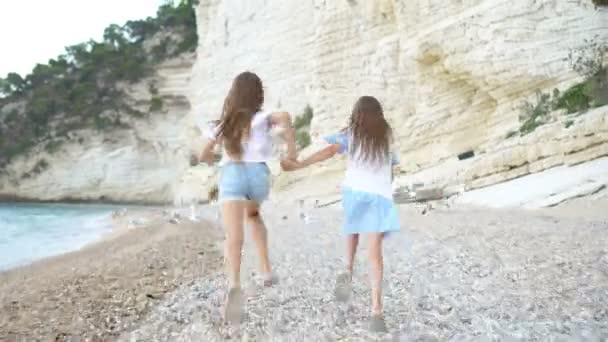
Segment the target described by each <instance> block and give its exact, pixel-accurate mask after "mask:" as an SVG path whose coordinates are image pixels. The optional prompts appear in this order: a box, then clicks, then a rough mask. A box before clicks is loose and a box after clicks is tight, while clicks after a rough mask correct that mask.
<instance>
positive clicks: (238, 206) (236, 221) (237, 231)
mask: <svg viewBox="0 0 608 342" xmlns="http://www.w3.org/2000/svg"><path fill="white" fill-rule="evenodd" d="M243 208H244V202H243V201H228V202H225V203H224V204H223V206H222V219H223V221H224V230H225V231H226V241H225V242H224V255H225V260H226V273H227V274H228V283H229V292H228V298H227V299H226V308H225V313H224V315H225V318H226V320H228V321H231V322H233V323H236V322H239V321H240V319H241V314H242V303H241V302H242V293H241V253H242V249H243V213H244V209H243Z"/></svg>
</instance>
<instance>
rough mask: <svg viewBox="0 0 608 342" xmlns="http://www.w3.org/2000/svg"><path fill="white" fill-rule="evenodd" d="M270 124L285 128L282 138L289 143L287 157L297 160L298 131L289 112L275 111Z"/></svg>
mask: <svg viewBox="0 0 608 342" xmlns="http://www.w3.org/2000/svg"><path fill="white" fill-rule="evenodd" d="M270 124H271V125H273V126H280V127H282V128H283V132H282V133H281V136H282V138H283V139H284V140H285V142H286V143H287V159H288V160H296V158H297V157H298V154H297V148H296V132H295V129H294V128H293V127H292V125H291V116H290V115H289V113H287V112H279V113H273V114H271V115H270Z"/></svg>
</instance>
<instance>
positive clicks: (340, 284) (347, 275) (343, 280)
mask: <svg viewBox="0 0 608 342" xmlns="http://www.w3.org/2000/svg"><path fill="white" fill-rule="evenodd" d="M358 245H359V234H350V235H348V236H347V237H346V254H347V256H346V272H344V273H341V274H339V275H338V279H336V288H335V289H334V296H335V297H336V300H338V301H341V302H345V301H347V300H349V299H350V295H351V292H352V281H353V270H354V265H355V256H356V254H357V246H358Z"/></svg>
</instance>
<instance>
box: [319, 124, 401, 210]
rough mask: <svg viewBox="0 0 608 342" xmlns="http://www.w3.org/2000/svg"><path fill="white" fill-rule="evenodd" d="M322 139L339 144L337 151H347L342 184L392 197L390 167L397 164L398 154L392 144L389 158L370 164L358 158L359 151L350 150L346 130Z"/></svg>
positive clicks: (356, 189)
mask: <svg viewBox="0 0 608 342" xmlns="http://www.w3.org/2000/svg"><path fill="white" fill-rule="evenodd" d="M324 140H325V141H326V142H327V143H329V144H338V145H340V150H339V151H338V152H339V153H348V163H347V166H346V174H345V175H344V181H343V182H342V186H344V187H347V188H350V189H352V190H355V191H362V192H367V193H370V194H376V195H380V196H383V197H386V198H389V199H392V198H393V188H392V167H393V166H394V165H397V164H399V154H398V152H397V149H396V148H395V147H394V146H393V147H392V148H391V153H390V156H391V158H390V159H388V160H387V161H386V162H385V163H383V164H381V165H372V164H370V163H368V162H364V161H362V160H361V159H360V158H359V151H355V152H354V153H353V152H352V144H351V140H352V139H351V137H350V134H349V133H348V132H341V133H339V134H335V135H330V136H326V137H325V138H324Z"/></svg>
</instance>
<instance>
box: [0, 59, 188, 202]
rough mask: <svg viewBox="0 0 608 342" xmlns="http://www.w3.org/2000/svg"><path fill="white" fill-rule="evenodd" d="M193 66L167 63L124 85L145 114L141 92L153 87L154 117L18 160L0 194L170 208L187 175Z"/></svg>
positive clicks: (0, 182) (0, 180)
mask: <svg viewBox="0 0 608 342" xmlns="http://www.w3.org/2000/svg"><path fill="white" fill-rule="evenodd" d="M193 61H194V55H187V56H183V57H180V58H177V59H173V60H169V61H167V62H164V63H163V64H162V65H160V67H159V68H158V69H157V71H156V73H155V75H154V76H153V77H150V78H148V79H146V80H144V81H142V82H140V83H138V84H136V85H129V86H126V91H127V93H128V95H129V97H130V102H131V104H132V106H133V107H134V108H138V109H141V110H142V111H145V112H147V111H148V108H149V107H150V102H149V100H150V93H149V90H148V88H149V85H150V83H151V82H152V83H154V84H155V86H156V88H157V89H158V96H159V97H160V98H162V100H163V101H162V102H163V106H162V109H161V110H159V111H153V112H151V113H149V114H147V116H146V117H145V118H143V119H131V121H130V122H128V124H129V125H130V126H131V128H130V129H125V130H112V131H108V132H98V131H93V130H91V131H81V132H78V133H76V134H74V135H72V136H71V137H70V140H69V141H68V142H67V143H64V144H63V145H62V147H61V149H60V150H59V151H57V152H55V153H49V152H47V151H45V150H44V149H43V148H42V147H39V148H37V149H36V150H35V151H34V152H32V153H29V154H28V155H27V156H24V157H20V158H17V159H16V160H15V161H13V162H12V163H11V164H10V165H9V166H8V167H7V168H6V170H5V172H4V174H2V175H1V177H0V195H1V196H3V197H17V198H22V199H30V200H66V199H73V200H105V201H121V202H148V203H158V202H167V201H171V200H172V199H173V194H174V193H175V192H176V189H179V187H180V183H179V180H180V179H181V177H182V175H184V174H185V173H186V172H187V169H188V168H189V165H188V157H189V150H188V144H189V142H190V137H191V136H193V132H192V131H191V128H192V126H191V125H190V123H189V121H188V120H189V117H188V114H189V113H190V103H189V101H188V99H187V96H186V95H187V91H188V89H189V82H190V70H191V66H192V63H193ZM125 117H127V116H126V115H125ZM41 161H43V166H44V167H41ZM37 167H38V170H36V168H37Z"/></svg>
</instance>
